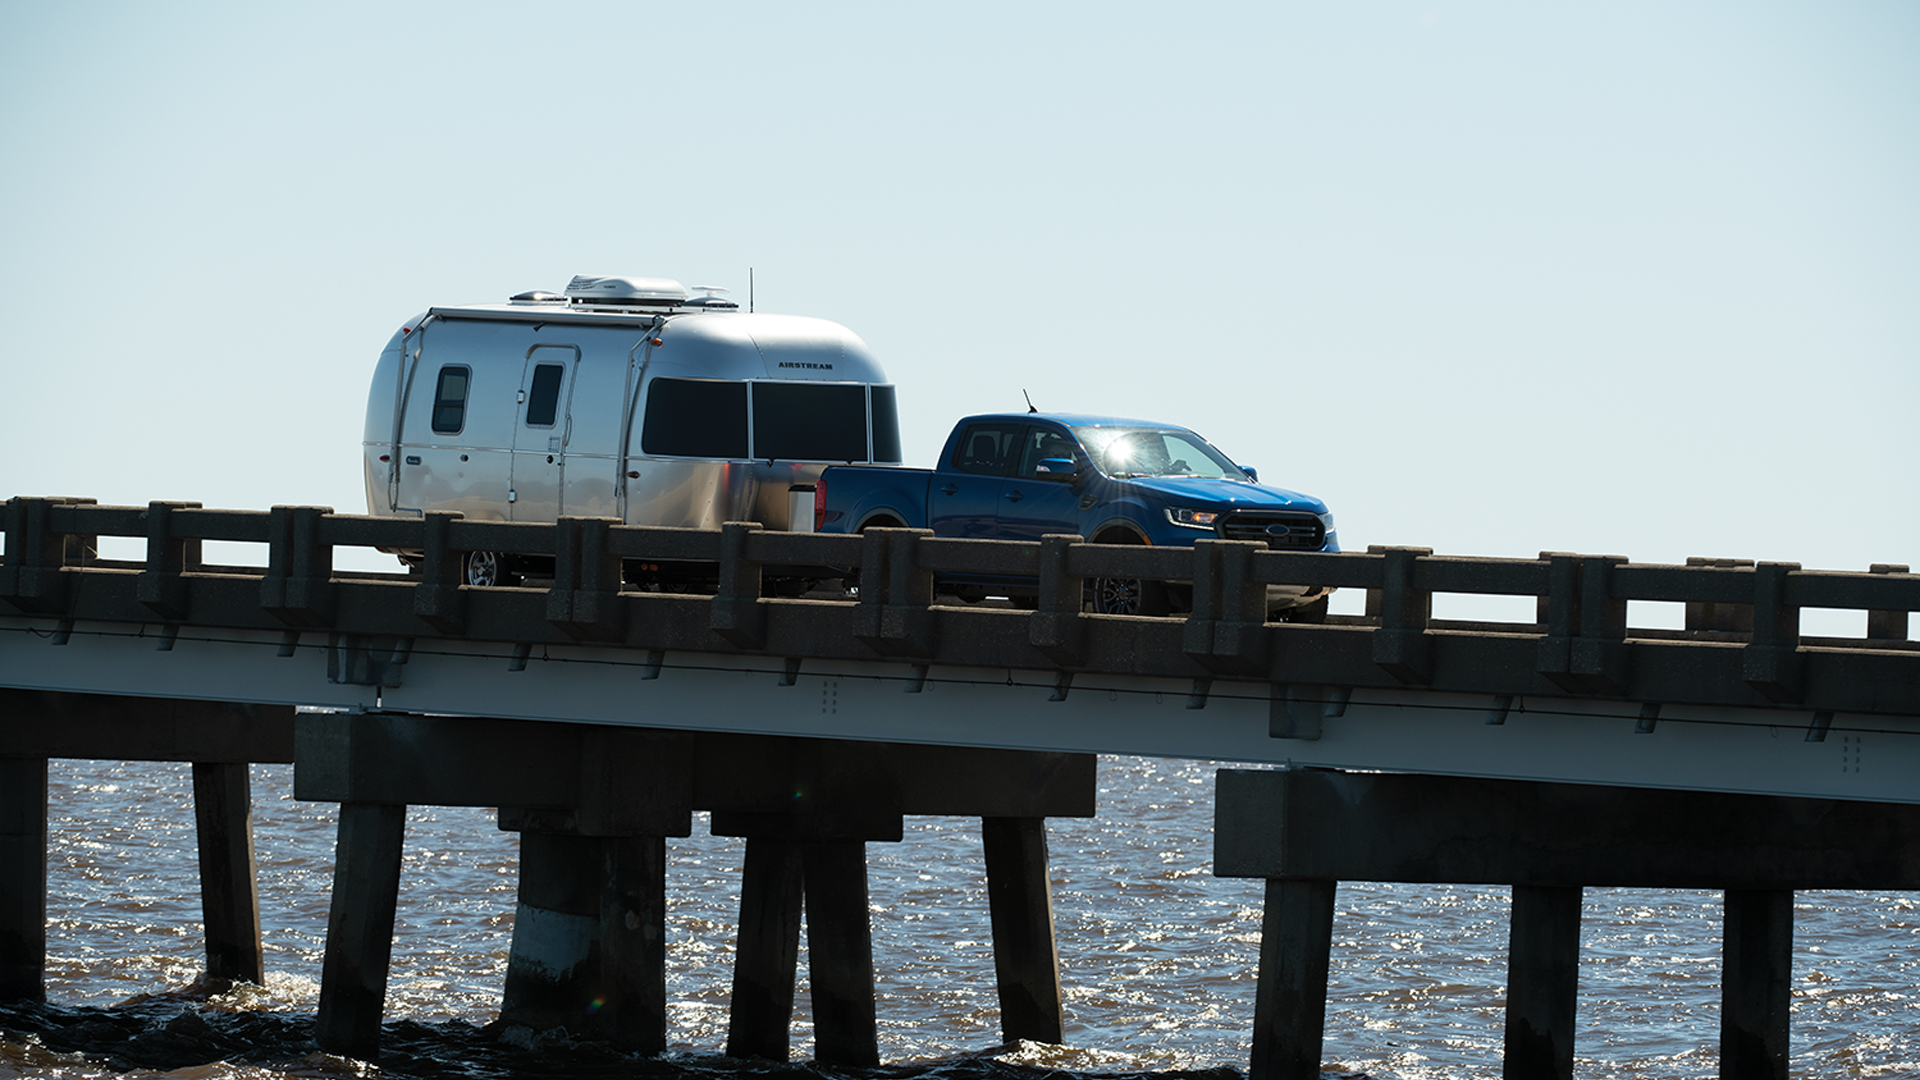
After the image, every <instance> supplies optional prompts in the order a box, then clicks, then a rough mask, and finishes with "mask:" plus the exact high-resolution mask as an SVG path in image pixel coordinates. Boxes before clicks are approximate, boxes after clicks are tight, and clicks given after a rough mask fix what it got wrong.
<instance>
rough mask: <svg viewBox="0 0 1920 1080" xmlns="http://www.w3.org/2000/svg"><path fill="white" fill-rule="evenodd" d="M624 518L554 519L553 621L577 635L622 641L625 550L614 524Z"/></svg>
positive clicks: (550, 607)
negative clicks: (615, 540) (614, 539)
mask: <svg viewBox="0 0 1920 1080" xmlns="http://www.w3.org/2000/svg"><path fill="white" fill-rule="evenodd" d="M618 524H620V520H619V519H618V518H576V517H563V518H561V519H560V520H558V521H556V522H554V525H553V529H554V535H553V587H552V588H551V589H549V590H548V591H547V621H548V622H550V623H553V624H554V625H555V626H558V627H559V628H560V629H561V630H563V631H565V632H566V633H567V634H569V635H570V636H572V637H575V638H580V639H582V640H587V641H618V640H619V639H620V638H621V637H622V636H623V632H624V630H625V622H626V619H625V616H626V609H625V608H623V607H622V606H621V605H620V556H619V555H617V554H615V553H614V551H613V550H612V546H611V545H610V544H609V543H608V530H610V529H611V528H612V527H613V526H615V525H618Z"/></svg>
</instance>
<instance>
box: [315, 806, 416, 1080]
mask: <svg viewBox="0 0 1920 1080" xmlns="http://www.w3.org/2000/svg"><path fill="white" fill-rule="evenodd" d="M406 827H407V808H406V807H405V806H396V805H390V804H384V803H352V802H348V803H341V804H340V835H339V840H338V841H337V842H336V843H335V845H334V855H333V903H332V907H331V909H330V910H329V912H328V914H327V950H326V958H325V960H324V961H323V963H322V965H321V969H320V1013H319V1017H318V1019H317V1020H316V1021H315V1023H314V1028H313V1037H314V1041H315V1042H316V1043H318V1044H319V1045H320V1048H321V1049H322V1050H326V1051H328V1052H329V1053H335V1054H343V1055H346V1056H348V1057H355V1058H360V1059H362V1060H366V1061H371V1060H373V1059H375V1058H377V1057H378V1056H379V1054H380V1016H381V1013H382V1011H383V1010H384V1009H385V1007H386V1000H387V964H388V962H389V961H390V960H391V959H392V957H393V917H394V912H395V910H396V909H397V908H398V906H399V901H400V851H401V844H402V841H403V840H405V838H406Z"/></svg>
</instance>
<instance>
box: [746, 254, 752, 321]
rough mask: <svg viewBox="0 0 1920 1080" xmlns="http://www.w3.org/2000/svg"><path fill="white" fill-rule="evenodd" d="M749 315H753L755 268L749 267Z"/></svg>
mask: <svg viewBox="0 0 1920 1080" xmlns="http://www.w3.org/2000/svg"><path fill="white" fill-rule="evenodd" d="M747 314H749V315H751V314H753V267H751V266H749V267H747Z"/></svg>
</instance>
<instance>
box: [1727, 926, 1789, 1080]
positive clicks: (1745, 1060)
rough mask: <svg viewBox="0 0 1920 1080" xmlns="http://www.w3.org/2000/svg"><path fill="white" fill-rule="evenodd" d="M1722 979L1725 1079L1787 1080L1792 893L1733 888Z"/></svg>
mask: <svg viewBox="0 0 1920 1080" xmlns="http://www.w3.org/2000/svg"><path fill="white" fill-rule="evenodd" d="M1725 910H1726V922H1725V935H1724V939H1723V940H1724V945H1723V948H1724V957H1725V966H1724V968H1723V969H1722V973H1721V980H1720V987H1721V992H1720V1075H1721V1077H1722V1078H1723V1080H1786V1076H1787V1029H1788V1008H1789V1005H1790V998H1791V990H1792V987H1793V891H1792V890H1791V889H1728V890H1727V893H1726V899H1725Z"/></svg>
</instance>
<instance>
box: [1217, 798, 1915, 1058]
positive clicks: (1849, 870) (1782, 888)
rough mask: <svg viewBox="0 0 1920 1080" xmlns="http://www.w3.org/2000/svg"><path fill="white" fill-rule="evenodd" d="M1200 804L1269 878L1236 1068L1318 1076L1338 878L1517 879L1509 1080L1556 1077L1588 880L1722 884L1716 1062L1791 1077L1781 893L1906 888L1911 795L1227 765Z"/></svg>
mask: <svg viewBox="0 0 1920 1080" xmlns="http://www.w3.org/2000/svg"><path fill="white" fill-rule="evenodd" d="M1215 813H1216V819H1215V829H1214V873H1215V874H1216V875H1219V876H1221V877H1258V878H1265V879H1267V899H1266V903H1267V909H1266V917H1265V921H1264V923H1263V934H1264V936H1263V939H1262V944H1261V961H1260V985H1259V989H1258V997H1257V999H1256V1001H1257V1004H1256V1006H1255V1021H1254V1023H1255V1030H1254V1039H1253V1055H1252V1069H1251V1071H1250V1074H1249V1080H1275V1078H1288V1080H1291V1078H1294V1077H1311V1076H1316V1075H1317V1074H1318V1071H1319V1066H1320V1061H1319V1055H1320V1048H1321V1038H1322V1025H1323V1023H1324V1019H1325V977H1326V968H1325V966H1324V965H1322V964H1321V959H1322V958H1323V957H1324V956H1325V955H1326V953H1325V950H1326V948H1327V944H1326V943H1327V942H1329V941H1330V935H1331V922H1330V919H1331V907H1332V904H1331V900H1332V896H1333V890H1334V888H1335V885H1336V883H1337V882H1339V881H1390V882H1409V883H1415V884H1442V883H1449V882H1453V883H1462V884H1505V885H1510V886H1512V887H1513V888H1514V905H1513V912H1512V924H1511V938H1510V941H1511V956H1510V957H1509V969H1508V979H1509V991H1508V1001H1507V1009H1508V1015H1507V1025H1506V1028H1507V1039H1506V1050H1507V1058H1506V1061H1505V1075H1507V1076H1509V1077H1515V1078H1519V1077H1529V1078H1531V1077H1543V1076H1544V1077H1565V1076H1569V1075H1571V1071H1572V1054H1573V1040H1572V1034H1573V1026H1574V1025H1573V1020H1574V996H1575V988H1576V986H1577V981H1578V941H1579V912H1580V906H1579V902H1580V894H1581V889H1582V888H1583V887H1584V886H1587V885H1595V886H1627V887H1635V888H1673V889H1719V890H1724V892H1725V904H1726V932H1725V937H1724V942H1723V950H1724V951H1723V958H1724V967H1723V969H1722V1002H1723V1006H1722V1024H1721V1060H1720V1075H1721V1076H1722V1077H1727V1078H1735V1077H1737V1078H1741V1080H1746V1078H1749V1077H1753V1078H1764V1080H1783V1078H1784V1077H1785V1076H1786V1063H1787V1050H1788V989H1789V987H1790V985H1791V975H1792V939H1793V893H1794V890H1796V889H1902V890H1911V889H1915V888H1920V856H1916V854H1915V853H1916V852H1920V806H1916V805H1914V804H1909V803H1870V802H1864V801H1851V800H1839V799H1808V798H1793V797H1786V796H1771V795H1732V794H1725V793H1720V792H1701V791H1675V790H1664V789H1657V788H1627V787H1604V786H1599V785H1586V784H1564V783H1555V782H1546V781H1516V780H1482V779H1469V778H1462V777H1440V776H1425V775H1415V774H1392V773H1371V774H1368V773H1346V772H1337V771H1333V770H1326V769H1306V768H1299V769H1280V770H1262V771H1242V770H1233V769H1223V770H1221V771H1220V773H1219V774H1218V785H1217V799H1216V803H1215ZM1323 908H1324V910H1325V911H1326V912H1327V915H1326V919H1325V920H1323V918H1322V914H1321V913H1322V909H1323Z"/></svg>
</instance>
